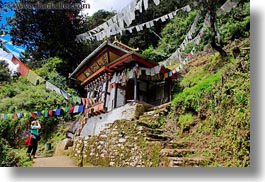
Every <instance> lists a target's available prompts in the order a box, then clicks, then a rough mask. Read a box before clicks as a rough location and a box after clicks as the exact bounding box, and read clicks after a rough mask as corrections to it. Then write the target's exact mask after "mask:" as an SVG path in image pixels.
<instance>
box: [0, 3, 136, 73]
mask: <svg viewBox="0 0 265 182" xmlns="http://www.w3.org/2000/svg"><path fill="white" fill-rule="evenodd" d="M3 1H4V2H5V1H9V2H14V0H3ZM130 1H131V0H130ZM130 1H128V0H84V4H89V5H90V8H89V9H84V10H83V11H82V14H83V15H87V16H91V15H93V14H94V13H95V12H96V11H98V10H100V9H104V10H108V11H112V10H115V11H117V12H119V11H120V10H122V8H124V7H125V6H126V5H127V4H129V3H130ZM12 16H14V12H12V11H8V12H7V13H5V14H3V17H2V20H1V21H0V25H1V24H5V23H6V21H5V19H6V17H12ZM0 39H1V40H2V42H5V44H4V45H5V47H6V48H7V49H8V50H9V51H10V52H11V53H9V54H8V53H7V52H5V51H4V50H3V49H0V59H2V60H5V61H6V62H8V64H9V68H10V69H11V71H15V70H16V69H17V66H16V65H13V64H12V62H11V61H10V60H11V58H12V54H14V55H15V56H16V57H17V58H19V54H20V53H21V52H23V51H24V50H25V48H24V47H23V46H14V45H13V44H12V42H11V41H10V40H11V36H10V35H9V34H6V35H0ZM8 60H9V61H8Z"/></svg>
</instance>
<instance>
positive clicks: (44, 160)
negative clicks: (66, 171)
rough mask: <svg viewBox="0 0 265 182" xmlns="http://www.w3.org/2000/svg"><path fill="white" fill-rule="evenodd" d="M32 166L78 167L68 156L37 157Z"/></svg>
mask: <svg viewBox="0 0 265 182" xmlns="http://www.w3.org/2000/svg"><path fill="white" fill-rule="evenodd" d="M32 167H77V166H76V165H75V163H74V161H73V160H71V159H70V158H69V157H67V156H53V157H36V158H35V159H33V165H32Z"/></svg>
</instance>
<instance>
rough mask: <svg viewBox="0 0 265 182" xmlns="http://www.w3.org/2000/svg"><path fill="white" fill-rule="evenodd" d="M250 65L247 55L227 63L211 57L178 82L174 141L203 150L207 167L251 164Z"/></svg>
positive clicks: (214, 56) (214, 55) (213, 56)
mask: <svg viewBox="0 0 265 182" xmlns="http://www.w3.org/2000/svg"><path fill="white" fill-rule="evenodd" d="M242 45H245V43H243V44H242ZM202 59H204V58H202ZM249 65H250V58H249V55H248V54H246V55H245V56H244V57H238V58H237V59H234V58H232V57H228V59H226V60H222V59H221V57H220V56H219V54H213V55H212V56H211V57H209V58H208V61H207V62H206V63H204V64H202V65H200V66H196V67H191V68H190V71H188V73H187V74H186V75H185V76H184V77H183V79H181V80H180V83H179V86H180V87H182V89H180V91H179V93H176V95H175V96H174V100H173V104H174V106H175V108H176V109H175V110H176V111H177V112H176V113H175V117H176V120H177V123H178V129H177V140H181V141H187V142H190V143H193V145H194V146H193V147H194V148H197V149H202V150H205V151H206V152H205V153H204V155H205V157H208V158H212V162H211V163H210V164H208V165H209V166H224V167H228V166H237V167H239V166H240V167H247V166H249V165H250V72H249ZM171 117H173V116H171ZM184 131H187V132H185V133H184ZM198 140H199V141H200V142H198Z"/></svg>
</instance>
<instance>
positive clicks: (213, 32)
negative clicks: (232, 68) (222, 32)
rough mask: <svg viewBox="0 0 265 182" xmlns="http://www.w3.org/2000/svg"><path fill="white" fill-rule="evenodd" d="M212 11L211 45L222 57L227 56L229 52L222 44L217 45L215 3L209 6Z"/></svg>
mask: <svg viewBox="0 0 265 182" xmlns="http://www.w3.org/2000/svg"><path fill="white" fill-rule="evenodd" d="M209 11H210V16H211V17H210V24H211V46H212V48H213V49H215V50H216V51H218V52H219V53H220V55H221V56H222V57H226V56H227V53H226V52H225V51H224V50H223V48H222V47H221V46H220V45H217V43H216V39H215V37H216V34H217V33H216V29H215V22H216V11H215V9H214V4H212V5H210V7H209Z"/></svg>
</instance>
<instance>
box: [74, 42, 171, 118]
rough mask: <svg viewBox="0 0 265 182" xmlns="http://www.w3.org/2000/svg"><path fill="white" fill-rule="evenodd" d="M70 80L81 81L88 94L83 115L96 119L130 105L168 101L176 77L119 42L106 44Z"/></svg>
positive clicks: (157, 103) (77, 69) (82, 63)
mask: <svg viewBox="0 0 265 182" xmlns="http://www.w3.org/2000/svg"><path fill="white" fill-rule="evenodd" d="M69 77H74V78H75V79H77V80H79V81H80V82H81V86H83V87H84V88H85V90H86V91H87V95H86V98H83V99H84V100H83V103H85V105H86V112H88V114H89V115H92V116H95V115H99V114H100V113H107V112H110V111H112V110H113V109H115V108H118V107H121V106H124V105H125V104H127V103H130V102H140V103H144V104H149V105H154V106H155V105H160V104H162V103H166V102H169V101H170V100H171V87H172V79H176V74H173V73H172V72H171V71H170V70H169V69H166V68H164V67H163V66H161V65H159V64H158V63H156V62H153V61H149V60H147V59H145V58H144V57H143V56H142V55H140V54H138V53H137V52H136V50H135V49H132V48H130V47H128V46H126V45H124V44H122V43H121V42H118V41H114V42H113V43H110V42H108V41H105V42H103V43H102V44H101V45H100V46H99V47H98V48H97V49H95V50H94V51H93V52H92V53H91V54H90V55H89V56H87V57H86V58H85V59H84V60H83V61H82V62H81V63H80V64H79V66H78V67H77V68H76V69H75V70H74V72H73V73H71V74H70V76H69Z"/></svg>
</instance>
